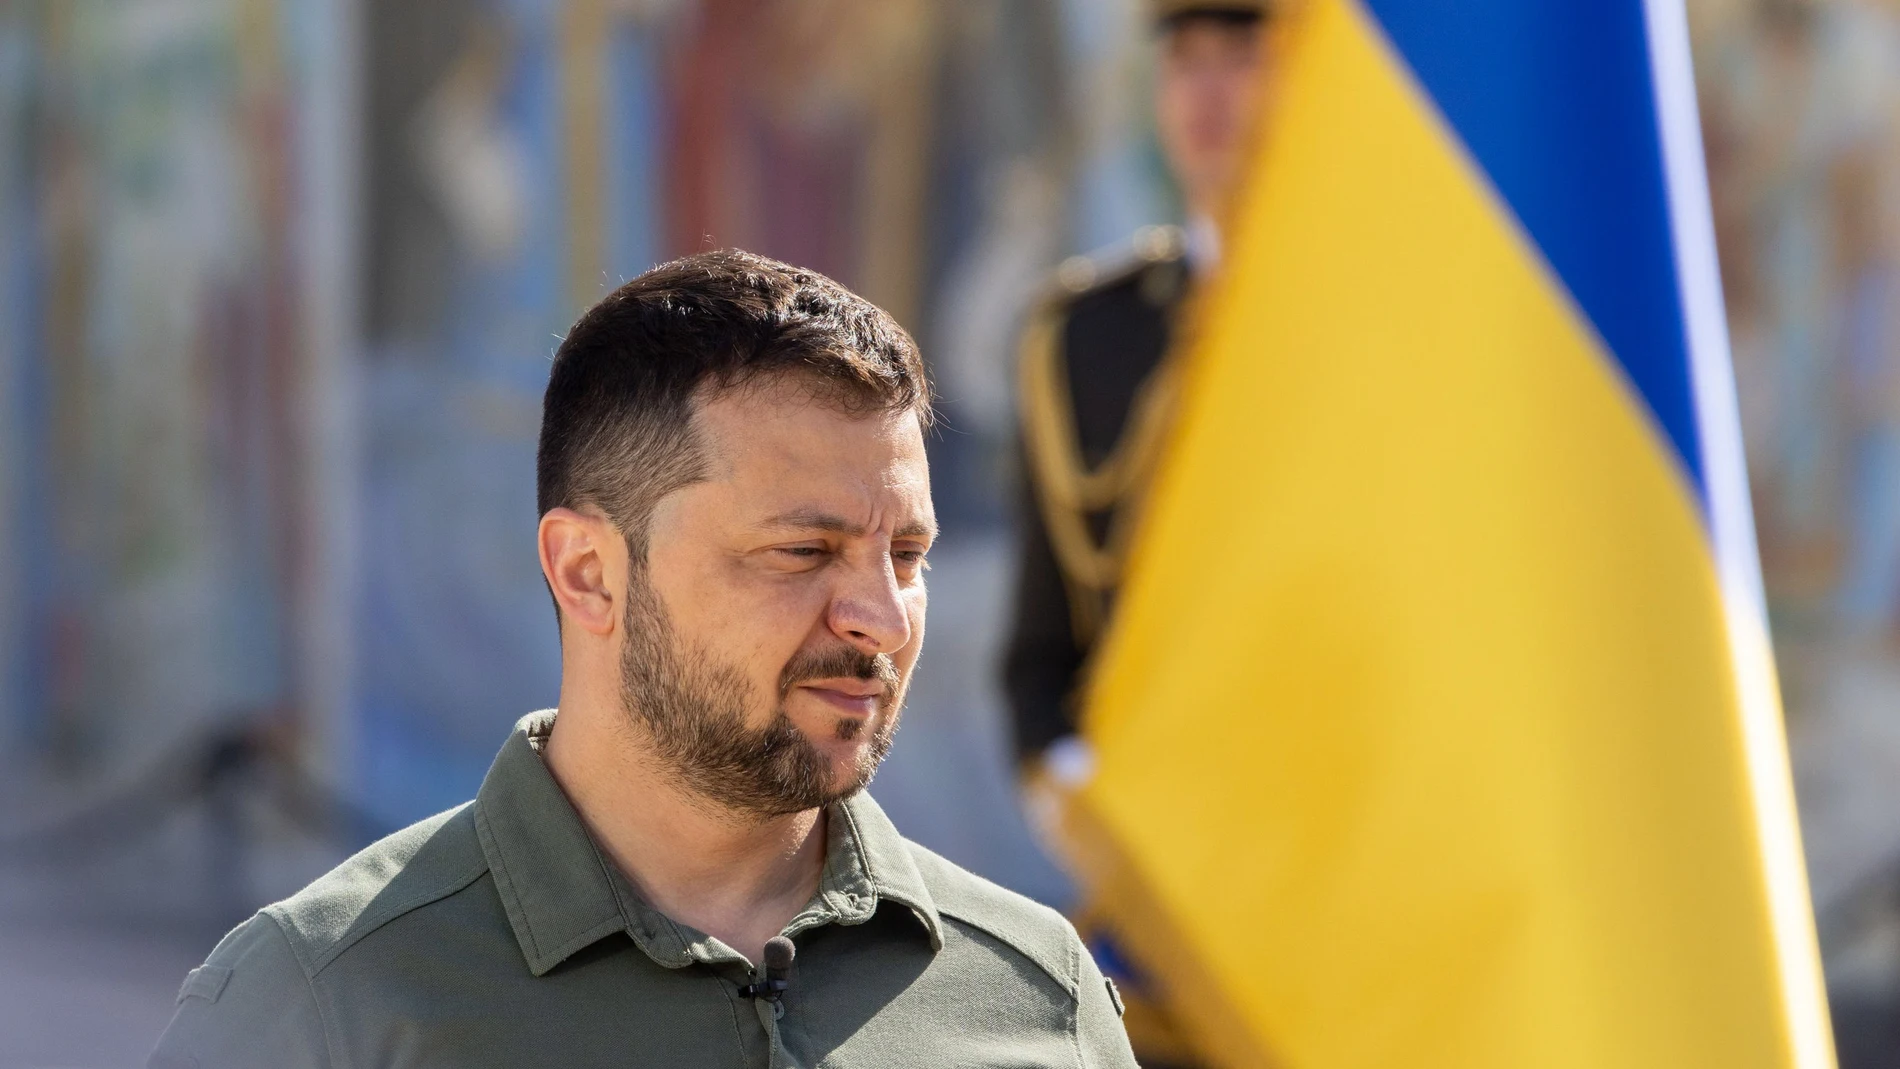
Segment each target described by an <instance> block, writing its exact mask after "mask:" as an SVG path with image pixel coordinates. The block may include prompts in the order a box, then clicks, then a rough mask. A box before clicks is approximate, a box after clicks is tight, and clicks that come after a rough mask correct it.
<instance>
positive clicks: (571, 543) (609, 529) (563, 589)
mask: <svg viewBox="0 0 1900 1069" xmlns="http://www.w3.org/2000/svg"><path fill="white" fill-rule="evenodd" d="M537 541H538V542H539V545H540V550H541V574H542V575H544V576H546V577H547V581H548V589H550V590H552V591H553V592H554V600H555V603H556V604H558V605H560V607H561V613H562V615H563V616H564V617H565V619H566V620H567V621H568V622H570V623H572V624H573V625H574V626H576V627H578V628H580V629H581V630H583V631H586V632H588V633H590V634H595V635H607V634H611V633H612V632H613V629H614V626H615V625H616V624H617V623H618V622H619V620H620V610H622V609H624V608H625V606H616V604H615V602H616V600H617V599H616V597H615V595H614V591H616V590H621V589H624V588H625V583H626V580H627V560H626V557H627V543H626V540H625V539H623V538H621V537H620V532H619V531H618V530H616V529H615V528H614V525H613V524H612V523H610V522H608V520H607V518H606V517H605V516H600V515H597V514H593V513H592V512H591V511H590V512H576V511H574V510H573V509H567V508H556V509H549V510H548V511H547V513H546V514H545V515H543V516H542V517H541V526H540V529H539V531H538V532H537Z"/></svg>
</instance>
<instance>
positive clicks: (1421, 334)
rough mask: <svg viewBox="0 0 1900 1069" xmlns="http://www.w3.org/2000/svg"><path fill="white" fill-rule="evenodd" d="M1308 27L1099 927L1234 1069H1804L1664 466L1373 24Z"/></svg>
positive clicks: (1094, 716) (1141, 685)
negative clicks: (1261, 1066)
mask: <svg viewBox="0 0 1900 1069" xmlns="http://www.w3.org/2000/svg"><path fill="white" fill-rule="evenodd" d="M1301 17H1302V18H1303V19H1304V20H1305V24H1304V25H1302V26H1300V27H1298V29H1297V31H1296V37H1295V44H1294V47H1293V48H1292V49H1291V51H1290V53H1289V54H1288V55H1287V56H1286V57H1285V67H1284V70H1283V71H1282V76H1281V82H1280V85H1279V101H1278V105H1277V111H1276V113H1275V123H1276V128H1275V132H1274V136H1273V137H1272V138H1271V139H1270V141H1269V142H1268V143H1267V145H1266V147H1265V149H1264V155H1263V158H1262V160H1261V161H1260V166H1259V168H1258V170H1257V172H1256V183H1257V186H1256V189H1255V190H1254V193H1255V195H1253V196H1251V197H1249V198H1248V200H1247V204H1246V207H1245V210H1244V211H1243V212H1242V213H1241V215H1240V217H1239V218H1238V220H1237V227H1236V240H1235V241H1234V243H1233V244H1234V248H1235V256H1234V262H1233V263H1232V264H1231V265H1230V267H1229V274H1228V277H1227V278H1226V279H1225V281H1224V283H1223V289H1222V291H1221V292H1220V293H1218V294H1216V295H1215V298H1214V300H1213V301H1212V302H1211V305H1210V311H1209V317H1208V319H1207V320H1206V322H1205V323H1204V324H1202V327H1203V331H1202V334H1201V336H1200V338H1199V344H1198V349H1197V351H1196V353H1195V354H1194V356H1193V359H1192V362H1191V364H1190V368H1189V381H1188V383H1187V387H1186V395H1185V397H1184V399H1183V408H1182V412H1181V423H1180V425H1179V427H1178V430H1177V433H1176V437H1175V440H1174V441H1173V443H1172V448H1171V452H1170V455H1169V458H1168V462H1167V465H1166V467H1165V468H1164V470H1163V472H1162V473H1161V475H1160V478H1159V481H1158V483H1157V485H1156V487H1155V490H1154V496H1153V497H1152V498H1151V505H1150V508H1151V511H1150V514H1149V518H1148V523H1147V526H1146V528H1145V530H1144V531H1143V533H1142V537H1141V539H1140V541H1139V543H1138V544H1137V548H1136V555H1135V559H1134V562H1133V568H1132V574H1131V577H1130V581H1129V585H1128V587H1127V588H1126V591H1125V594H1124V596H1123V599H1122V601H1121V604H1120V608H1119V609H1118V618H1117V621H1116V625H1115V628H1114V630H1113V632H1112V633H1111V635H1110V637H1109V640H1108V646H1107V649H1106V650H1105V651H1104V656H1103V659H1102V662H1101V664H1100V667H1099V671H1098V675H1097V678H1096V680H1095V683H1094V687H1093V690H1092V694H1091V697H1090V706H1089V714H1088V720H1087V724H1086V731H1087V733H1088V735H1089V737H1090V738H1091V740H1092V741H1093V742H1094V744H1095V746H1096V749H1097V753H1098V766H1097V774H1096V777H1095V779H1094V780H1093V781H1092V782H1091V784H1090V785H1089V786H1088V787H1087V788H1086V789H1085V790H1084V792H1083V795H1082V797H1081V799H1080V800H1079V807H1078V808H1079V816H1080V819H1081V822H1082V823H1083V825H1084V826H1086V827H1088V828H1090V829H1092V830H1093V831H1094V832H1096V833H1098V835H1099V837H1100V845H1101V846H1102V847H1103V848H1104V850H1105V852H1104V853H1103V854H1102V855H1101V856H1100V857H1098V859H1097V860H1098V864H1100V865H1101V866H1102V871H1103V872H1104V873H1105V874H1112V876H1113V877H1114V879H1113V880H1111V881H1109V882H1108V883H1107V884H1105V886H1107V887H1108V888H1109V891H1108V894H1109V899H1108V901H1107V902H1106V903H1105V906H1106V908H1107V910H1108V911H1109V912H1110V914H1111V916H1114V917H1115V918H1116V919H1117V920H1118V921H1119V922H1120V923H1119V925H1118V927H1120V928H1121V929H1122V931H1123V934H1124V937H1125V938H1127V939H1128V940H1129V941H1130V943H1131V944H1132V949H1133V950H1134V951H1135V952H1136V954H1137V956H1138V957H1139V958H1140V959H1141V960H1142V961H1143V962H1144V964H1147V965H1148V966H1149V967H1151V968H1153V969H1154V970H1156V971H1157V972H1158V973H1159V974H1160V975H1161V977H1162V979H1163V981H1164V982H1165V983H1167V984H1168V985H1169V986H1170V987H1171V988H1172V989H1173V990H1174V991H1175V992H1177V993H1181V992H1194V993H1196V994H1197V995H1200V996H1204V997H1197V998H1189V999H1177V1000H1176V1007H1177V1009H1178V1010H1180V1012H1182V1013H1183V1014H1184V1015H1185V1016H1186V1017H1187V1018H1188V1021H1187V1023H1188V1024H1189V1026H1190V1027H1191V1028H1192V1029H1194V1031H1195V1032H1196V1033H1197V1034H1198V1035H1199V1036H1200V1038H1201V1040H1202V1042H1203V1043H1206V1044H1208V1045H1210V1047H1211V1048H1212V1049H1216V1050H1218V1051H1220V1052H1221V1053H1222V1054H1223V1056H1224V1057H1225V1059H1226V1060H1227V1061H1228V1062H1229V1063H1231V1064H1254V1063H1258V1062H1261V1061H1263V1060H1265V1059H1266V1058H1267V1057H1268V1053H1269V1052H1271V1054H1272V1057H1273V1058H1274V1059H1275V1060H1276V1061H1278V1062H1279V1063H1280V1064H1283V1065H1287V1066H1313V1067H1326V1069H1345V1067H1349V1066H1350V1067H1357V1066H1388V1065H1398V1064H1405V1065H1410V1066H1425V1067H1432V1066H1445V1067H1451V1066H1457V1067H1460V1069H1473V1067H1490V1066H1496V1067H1506V1066H1509V1067H1520V1066H1539V1067H1565V1066H1576V1067H1579V1069H1581V1067H1585V1066H1607V1065H1614V1066H1619V1067H1646V1066H1657V1067H1661V1066H1672V1067H1674V1066H1699V1065H1707V1066H1724V1067H1732V1066H1788V1065H1793V1064H1796V1062H1795V1060H1794V1057H1793V1053H1792V1044H1791V1027H1790V1020H1789V1018H1788V1011H1787V1005H1786V1003H1785V1001H1784V999H1783V997H1782V995H1783V992H1782V989H1781V985H1780V977H1781V973H1782V969H1783V966H1784V965H1786V964H1788V963H1786V962H1784V961H1783V960H1781V955H1780V953H1779V952H1778V950H1777V941H1776V933H1775V931H1774V930H1773V929H1774V923H1773V920H1772V918H1771V913H1770V909H1769V905H1768V898H1767V893H1766V883H1767V872H1766V865H1765V862H1764V860H1763V851H1762V844H1761V842H1760V841H1759V837H1758V834H1757V832H1756V823H1755V820H1754V814H1753V806H1754V798H1753V795H1752V792H1751V784H1750V778H1749V762H1748V757H1747V754H1746V752H1745V747H1744V740H1743V736H1742V727H1741V720H1740V716H1739V713H1738V706H1737V695H1736V689H1735V683H1734V678H1733V668H1732V664H1731V659H1730V651H1729V649H1728V646H1727V636H1726V632H1725V629H1724V628H1725V624H1724V619H1723V612H1722V601H1721V594H1720V591H1719V589H1718V584H1717V581H1716V575H1715V571H1714V568H1713V565H1712V563H1711V560H1710V554H1709V549H1708V544H1707V539H1706V536H1705V533H1704V530H1703V527H1702V525H1701V522H1700V518H1699V516H1698V514H1697V512H1696V509H1695V506H1694V504H1693V500H1694V499H1693V497H1692V494H1691V492H1690V490H1689V487H1688V486H1687V484H1686V481H1685V479H1684V476H1683V473H1682V472H1681V471H1680V470H1679V468H1678V467H1677V466H1676V465H1674V464H1673V463H1672V462H1671V460H1670V459H1669V452H1668V450H1667V449H1666V447H1665V445H1664V443H1663V442H1662V441H1661V440H1660V438H1659V434H1658V431H1657V429H1656V427H1655V426H1654V424H1653V422H1652V421H1651V420H1649V418H1648V417H1647V415H1646V413H1645V412H1644V410H1643V408H1642V406H1641V404H1640V402H1639V401H1638V400H1637V399H1636V398H1635V397H1634V396H1633V395H1632V393H1631V391H1630V389H1629V387H1628V385H1627V384H1626V383H1625V382H1624V381H1623V380H1622V379H1621V378H1620V377H1619V373H1618V372H1617V371H1616V370H1615V364H1614V362H1613V361H1612V360H1611V359H1610V358H1609V357H1608V354H1607V353H1605V352H1604V350H1603V348H1602V344H1601V342H1600V341H1599V340H1598V339H1597V338H1596V337H1595V336H1594V334H1593V333H1592V332H1591V331H1590V330H1589V328H1588V326H1587V325H1586V323H1585V321H1584V320H1583V318H1582V317H1581V316H1580V315H1579V314H1578V313H1577V311H1576V309H1575V308H1574V307H1573V306H1572V305H1571V303H1570V302H1569V301H1568V300H1567V299H1566V298H1565V297H1564V296H1563V294H1562V292H1561V289H1560V287H1559V286H1558V285H1556V284H1555V282H1554V281H1553V279H1552V276H1551V274H1550V272H1549V271H1548V270H1547V268H1546V267H1545V265H1544V264H1543V263H1542V262H1541V260H1540V259H1539V258H1538V256H1537V255H1536V253H1535V251H1534V250H1533V249H1532V248H1531V247H1530V246H1529V244H1528V243H1527V242H1526V240H1525V239H1524V237H1523V235H1522V234H1521V233H1520V232H1519V231H1518V229H1517V228H1516V227H1515V226H1514V225H1513V224H1512V223H1511V222H1510V221H1509V217H1508V213H1506V212H1504V211H1502V210H1501V209H1500V207H1499V205H1498V203H1497V201H1496V199H1495V197H1494V196H1492V195H1491V193H1490V192H1489V190H1488V188H1487V187H1486V186H1485V184H1484V183H1483V181H1482V180H1481V178H1480V177H1479V176H1478V175H1477V173H1476V172H1475V170H1474V169H1473V167H1472V166H1471V165H1470V163H1469V161H1468V160H1467V159H1466V158H1465V157H1464V156H1463V154H1462V153H1461V152H1459V151H1458V150H1457V148H1456V147H1455V143H1454V142H1453V140H1452V139H1451V138H1450V137H1449V136H1448V135H1447V133H1446V132H1445V130H1444V129H1443V127H1442V126H1441V124H1440V123H1439V122H1438V121H1437V118H1436V116H1435V115H1434V113H1433V112H1432V111H1431V109H1430V108H1429V107H1428V106H1427V105H1426V104H1424V103H1423V102H1422V98H1421V97H1420V95H1419V93H1418V91H1417V89H1416V87H1415V86H1414V85H1413V84H1412V83H1411V82H1410V81H1409V80H1408V79H1407V78H1406V76H1405V75H1404V73H1403V71H1402V68H1401V67H1400V66H1399V64H1398V63H1397V62H1396V61H1395V59H1394V57H1393V56H1392V55H1391V53H1390V52H1389V50H1388V49H1387V48H1386V47H1385V45H1384V43H1383V41H1382V40H1381V39H1380V38H1379V36H1378V34H1377V32H1376V30H1375V29H1374V28H1373V26H1372V24H1371V23H1370V22H1369V20H1368V18H1367V17H1366V15H1365V13H1364V12H1363V11H1362V10H1361V9H1360V8H1359V7H1358V6H1357V5H1356V4H1355V3H1352V2H1348V0H1314V2H1313V3H1312V4H1311V5H1310V6H1309V8H1308V9H1307V10H1306V12H1305V13H1304V14H1303V15H1302V16H1301ZM1137 914H1140V915H1139V916H1138V915H1137ZM1803 935H1804V936H1805V938H1806V940H1807V941H1808V944H1809V945H1811V942H1812V934H1811V932H1805V933H1803ZM1797 964H1799V963H1797ZM1807 979H1808V981H1809V982H1811V983H1818V978H1817V977H1814V976H1812V975H1810V976H1808V977H1807Z"/></svg>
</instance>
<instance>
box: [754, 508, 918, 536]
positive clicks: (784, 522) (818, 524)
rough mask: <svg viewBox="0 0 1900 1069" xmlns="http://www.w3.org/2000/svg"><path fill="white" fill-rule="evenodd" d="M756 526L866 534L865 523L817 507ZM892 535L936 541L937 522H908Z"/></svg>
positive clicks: (774, 528) (767, 528)
mask: <svg viewBox="0 0 1900 1069" xmlns="http://www.w3.org/2000/svg"><path fill="white" fill-rule="evenodd" d="M756 526H757V527H758V528H759V529H761V530H780V531H783V530H794V531H829V532H831V533H833V534H841V535H847V536H850V537H852V538H857V537H859V536H861V535H863V534H864V527H863V525H861V524H856V523H852V522H851V521H850V520H847V519H845V518H844V517H843V516H839V515H837V514H835V513H830V512H819V511H817V510H816V509H797V510H794V511H792V512H785V513H780V514H779V515H777V516H774V517H772V518H771V519H769V520H763V521H760V522H759V523H758V524H757V525H756ZM891 537H892V538H928V539H931V540H933V541H934V540H935V539H936V537H937V524H936V523H935V521H931V520H919V521H915V522H912V523H907V524H905V525H904V526H902V527H899V528H898V529H897V530H895V531H893V532H891Z"/></svg>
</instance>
